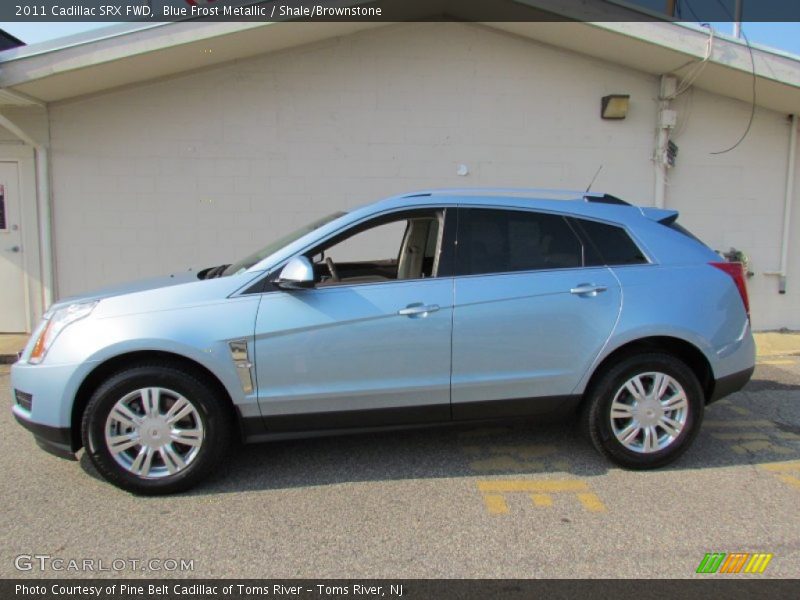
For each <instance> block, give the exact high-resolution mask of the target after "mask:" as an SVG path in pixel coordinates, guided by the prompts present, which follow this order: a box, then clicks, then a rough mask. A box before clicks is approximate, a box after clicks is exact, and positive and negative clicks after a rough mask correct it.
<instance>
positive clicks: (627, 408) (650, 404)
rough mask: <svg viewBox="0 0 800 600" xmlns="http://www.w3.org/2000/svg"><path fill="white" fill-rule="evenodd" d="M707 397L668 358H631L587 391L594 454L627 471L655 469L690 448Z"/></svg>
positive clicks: (585, 422)
mask: <svg viewBox="0 0 800 600" xmlns="http://www.w3.org/2000/svg"><path fill="white" fill-rule="evenodd" d="M704 405H705V397H704V394H703V390H702V388H701V386H700V383H699V382H698V380H697V377H696V376H695V374H694V372H693V371H692V370H691V369H690V368H689V367H688V366H687V365H686V364H685V363H683V362H682V361H681V360H679V359H677V358H675V357H674V356H671V355H669V354H660V353H652V354H642V355H638V356H632V357H629V358H627V359H625V360H623V361H621V362H619V363H617V364H616V365H614V366H613V367H611V369H610V370H609V371H608V372H607V373H605V374H604V375H602V376H601V378H600V380H599V381H598V382H597V384H596V385H594V386H593V388H592V389H591V390H590V391H589V397H588V398H587V401H586V404H585V405H584V410H583V415H582V421H583V425H584V429H585V430H586V431H587V433H588V435H589V438H590V440H591V441H592V443H593V444H594V446H595V448H597V450H598V451H599V452H600V453H601V454H603V455H605V456H606V457H608V458H609V459H611V460H612V461H613V462H615V463H617V464H618V465H620V466H623V467H626V468H629V469H654V468H658V467H662V466H664V465H667V464H669V463H671V462H672V461H674V460H676V459H677V458H678V457H679V456H680V455H681V454H683V453H684V452H685V451H686V450H687V448H688V447H689V446H690V445H691V443H692V441H693V440H694V438H695V436H696V435H697V432H698V430H699V428H700V423H701V422H702V419H703V408H704Z"/></svg>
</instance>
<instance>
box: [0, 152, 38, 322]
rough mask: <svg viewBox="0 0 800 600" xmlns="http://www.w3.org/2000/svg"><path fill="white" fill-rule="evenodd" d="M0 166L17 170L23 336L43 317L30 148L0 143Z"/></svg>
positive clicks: (33, 159) (33, 160) (36, 212)
mask: <svg viewBox="0 0 800 600" xmlns="http://www.w3.org/2000/svg"><path fill="white" fill-rule="evenodd" d="M0 162H4V163H12V164H16V167H17V189H18V195H19V198H18V201H19V221H20V222H19V228H20V239H21V245H22V249H23V251H22V285H23V294H24V297H25V321H26V331H25V332H24V333H31V332H32V331H33V329H34V328H35V327H36V323H37V322H38V321H39V319H41V317H42V313H43V306H42V304H43V302H42V283H41V281H42V265H41V252H40V240H39V211H38V209H37V202H36V200H37V186H36V164H35V158H34V152H33V148H31V147H30V146H28V145H24V144H14V143H0ZM0 333H4V332H0Z"/></svg>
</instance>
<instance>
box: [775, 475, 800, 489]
mask: <svg viewBox="0 0 800 600" xmlns="http://www.w3.org/2000/svg"><path fill="white" fill-rule="evenodd" d="M778 479H780V480H781V481H782V482H783V483H785V484H787V485H790V486H792V487H796V488H797V489H799V490H800V479H798V478H797V477H795V476H794V475H778Z"/></svg>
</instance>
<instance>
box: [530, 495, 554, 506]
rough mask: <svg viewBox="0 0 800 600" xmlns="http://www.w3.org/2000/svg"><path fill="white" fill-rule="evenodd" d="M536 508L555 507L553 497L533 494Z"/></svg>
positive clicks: (532, 497)
mask: <svg viewBox="0 0 800 600" xmlns="http://www.w3.org/2000/svg"><path fill="white" fill-rule="evenodd" d="M531 500H533V505H534V506H553V497H552V496H548V495H547V494H531Z"/></svg>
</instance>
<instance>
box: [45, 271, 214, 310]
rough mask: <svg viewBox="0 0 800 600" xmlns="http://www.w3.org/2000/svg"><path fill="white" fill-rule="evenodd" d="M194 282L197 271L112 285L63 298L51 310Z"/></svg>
mask: <svg viewBox="0 0 800 600" xmlns="http://www.w3.org/2000/svg"><path fill="white" fill-rule="evenodd" d="M193 281H200V280H199V279H197V271H184V272H182V273H173V274H171V275H166V276H163V277H151V278H149V279H141V280H138V281H133V282H126V283H120V284H116V285H110V286H107V287H103V288H100V289H98V290H94V291H92V292H89V293H86V294H80V295H76V296H69V297H67V298H62V299H61V300H59V301H58V302H56V303H55V304H53V306H52V307H51V310H54V309H58V308H61V307H62V306H67V305H69V304H73V303H75V302H91V301H92V300H103V299H104V298H113V297H114V296H123V295H125V294H132V293H135V292H144V291H147V290H155V289H159V288H166V287H171V286H173V285H180V284H183V283H190V282H193Z"/></svg>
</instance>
